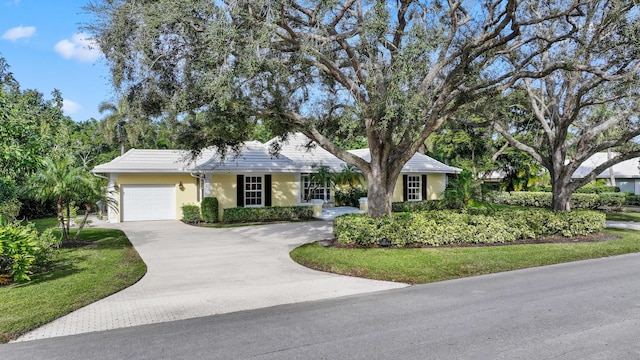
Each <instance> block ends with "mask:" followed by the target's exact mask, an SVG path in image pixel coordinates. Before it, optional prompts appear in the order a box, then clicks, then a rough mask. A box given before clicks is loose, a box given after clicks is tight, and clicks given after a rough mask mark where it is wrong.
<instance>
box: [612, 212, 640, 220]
mask: <svg viewBox="0 0 640 360" xmlns="http://www.w3.org/2000/svg"><path fill="white" fill-rule="evenodd" d="M607 220H612V221H637V222H640V212H632V211H630V212H621V213H607Z"/></svg>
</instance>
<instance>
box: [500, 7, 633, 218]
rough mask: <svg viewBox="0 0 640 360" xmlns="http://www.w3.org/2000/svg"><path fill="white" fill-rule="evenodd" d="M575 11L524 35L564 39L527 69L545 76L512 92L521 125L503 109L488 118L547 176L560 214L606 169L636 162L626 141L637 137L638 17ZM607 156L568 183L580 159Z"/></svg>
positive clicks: (606, 10)
mask: <svg viewBox="0 0 640 360" xmlns="http://www.w3.org/2000/svg"><path fill="white" fill-rule="evenodd" d="M579 10H580V13H581V16H578V17H571V18H568V19H567V22H566V23H565V24H564V26H560V25H559V24H555V23H549V24H541V26H535V27H533V28H531V29H530V31H532V32H533V33H535V34H537V36H538V37H540V38H548V37H555V36H558V34H560V33H562V34H564V35H563V39H561V41H558V42H555V43H554V44H551V45H550V46H549V48H548V49H547V50H546V51H545V52H544V53H543V54H542V56H541V57H539V58H538V59H536V61H533V62H531V63H530V64H529V65H528V67H529V68H530V69H531V71H532V72H533V73H535V72H542V71H543V69H552V71H549V72H548V73H546V74H545V75H544V76H543V77H541V78H536V79H530V78H525V79H523V80H522V81H521V82H518V83H517V84H516V85H517V89H518V90H519V91H521V92H525V93H526V94H527V98H528V106H529V109H530V110H531V112H532V113H533V115H534V116H533V117H528V118H527V119H523V118H522V116H520V115H521V113H520V112H519V111H518V110H514V109H512V108H508V107H505V108H503V109H502V111H498V112H496V113H495V114H494V115H495V116H494V117H493V124H494V127H495V129H496V130H497V131H498V132H499V133H500V134H502V135H503V136H504V137H505V138H506V139H507V141H508V142H509V143H510V144H511V145H512V146H513V147H514V148H517V149H519V150H521V151H523V152H525V153H527V154H529V155H530V156H531V157H533V158H534V159H535V160H536V161H538V162H539V163H540V164H542V166H544V167H545V168H546V169H547V170H548V171H549V173H550V175H551V184H552V187H553V208H554V209H555V210H568V209H569V206H570V204H569V198H570V196H571V193H573V192H574V191H575V190H576V189H577V188H579V187H581V186H583V185H585V184H587V183H588V182H590V181H592V180H594V179H595V177H596V176H597V175H599V174H600V173H602V172H603V171H604V170H606V169H607V168H609V167H611V166H613V165H615V164H616V163H619V162H621V161H624V160H627V159H631V158H634V157H637V156H640V145H639V144H638V142H637V141H634V139H636V140H637V137H638V136H639V135H640V119H639V117H638V114H639V113H640V96H639V95H640V78H639V76H640V73H639V72H638V71H639V70H640V58H639V57H638V53H639V52H640V39H639V38H638V34H640V17H639V10H640V9H639V8H638V6H637V5H635V4H634V3H633V2H626V1H590V2H586V3H585V4H583V5H581V6H580V7H579ZM542 25H544V26H542ZM519 52H520V50H519ZM520 56H526V52H523V53H522V54H521V55H520ZM523 120H524V121H523ZM522 132H526V133H528V134H529V136H527V137H523V136H520V135H519V134H521V133H522ZM608 149H613V150H615V153H616V154H615V156H613V157H611V159H609V160H608V161H605V162H604V163H602V164H600V165H599V166H597V167H595V168H594V169H593V170H592V171H591V172H590V173H589V174H587V175H586V176H584V177H582V178H577V179H574V178H572V176H573V175H574V173H575V171H576V170H577V169H578V168H579V167H580V165H582V164H583V163H584V162H585V161H586V160H587V159H589V158H590V157H591V156H592V155H594V154H595V153H598V152H601V151H606V150H608Z"/></svg>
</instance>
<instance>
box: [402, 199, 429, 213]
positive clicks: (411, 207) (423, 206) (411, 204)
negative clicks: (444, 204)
mask: <svg viewBox="0 0 640 360" xmlns="http://www.w3.org/2000/svg"><path fill="white" fill-rule="evenodd" d="M439 208H440V200H422V201H401V202H394V203H392V204H391V211H392V212H413V211H426V210H436V209H439Z"/></svg>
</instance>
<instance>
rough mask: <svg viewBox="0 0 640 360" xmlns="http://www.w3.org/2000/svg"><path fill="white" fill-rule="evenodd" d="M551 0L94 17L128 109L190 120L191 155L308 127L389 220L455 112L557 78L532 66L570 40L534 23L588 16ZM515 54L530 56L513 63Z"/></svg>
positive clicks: (192, 9)
mask: <svg viewBox="0 0 640 360" xmlns="http://www.w3.org/2000/svg"><path fill="white" fill-rule="evenodd" d="M552 3H553V4H550V3H549V2H547V1H535V0H531V1H517V0H494V1H468V2H466V1H462V0H460V1H456V0H450V1H435V0H424V1H418V0H397V1H373V0H344V1H343V0H340V1H335V0H297V1H295V0H252V1H247V0H220V1H214V0H154V1H150V0H135V1H133V0H102V1H100V0H98V1H94V2H92V3H90V4H89V5H88V6H87V9H88V10H89V11H91V12H92V13H94V15H95V21H94V22H93V23H91V24H89V25H88V28H89V31H91V32H92V33H93V34H94V36H95V38H96V40H97V42H98V44H99V46H100V48H101V49H102V51H103V52H104V54H105V55H106V58H107V61H108V62H109V63H110V66H111V71H112V75H113V82H114V84H115V86H116V87H118V88H120V89H121V90H123V91H124V92H125V93H126V94H127V95H128V96H129V99H130V100H131V104H133V105H136V104H137V105H138V107H139V108H140V109H142V110H144V111H145V112H146V113H148V114H154V115H158V114H160V113H162V112H170V113H173V114H178V115H179V114H183V116H184V118H186V119H191V120H189V121H194V124H193V125H194V126H195V127H196V128H198V129H200V132H201V133H206V134H209V135H207V136H205V137H203V138H201V139H199V140H201V141H198V142H197V143H195V144H193V143H192V145H195V147H200V146H201V147H204V146H208V145H217V146H220V147H221V148H222V147H223V145H227V144H230V145H238V144H239V143H240V141H241V140H243V137H246V136H248V135H249V134H250V133H251V132H250V126H247V124H250V123H251V121H253V120H252V119H260V121H261V122H262V123H263V124H265V125H266V126H268V127H269V128H270V129H273V131H274V133H275V134H282V135H285V134H286V133H287V132H289V131H301V132H303V133H304V134H305V135H307V136H308V137H309V138H311V139H312V140H313V141H315V142H316V143H317V144H319V145H320V146H322V147H323V148H324V149H326V150H328V151H329V152H331V153H332V154H334V155H336V156H337V157H339V158H341V159H342V160H344V161H346V162H347V163H349V164H351V165H354V166H356V167H358V168H359V169H360V170H361V171H362V172H363V173H364V175H365V176H366V177H367V180H368V196H369V214H370V215H372V216H374V217H379V216H389V215H390V213H391V198H392V193H393V188H394V187H395V185H396V181H397V178H398V176H399V174H400V171H401V169H402V167H403V166H404V164H405V163H406V162H407V161H408V160H409V159H410V158H411V157H412V156H413V154H414V153H415V152H416V151H417V150H418V148H419V147H420V146H421V145H422V144H423V143H424V141H425V139H426V138H427V137H428V136H429V135H430V134H431V133H432V132H433V131H435V130H436V129H437V128H438V127H439V126H440V125H441V124H442V123H443V122H445V121H446V120H447V119H448V118H450V117H451V115H452V114H453V113H454V112H455V111H456V109H458V108H459V107H460V106H461V105H463V104H465V103H468V102H471V101H473V100H475V99H478V98H481V97H486V96H490V95H492V94H496V93H499V92H500V91H502V90H504V89H506V88H507V87H509V86H511V85H512V84H513V83H515V82H516V81H517V80H518V79H519V78H521V77H523V76H530V77H536V76H540V75H543V74H544V73H548V72H549V71H551V70H552V69H542V70H539V69H536V71H537V72H538V73H535V74H533V73H529V68H528V65H529V63H530V62H531V61H532V60H535V59H537V58H538V57H539V55H540V54H541V53H543V52H544V51H545V50H546V49H547V48H548V47H549V46H550V44H553V43H554V42H555V41H557V40H559V39H562V38H563V37H564V36H565V34H563V33H562V32H559V33H558V34H554V35H553V36H552V37H549V38H539V37H537V35H535V34H534V33H533V32H531V31H527V28H529V27H532V26H536V25H537V24H543V23H545V24H548V23H556V22H560V23H566V22H568V21H569V19H571V18H573V17H580V16H582V14H581V12H580V11H579V10H576V6H577V5H578V4H579V3H580V1H578V0H575V1H571V0H567V1H560V2H552ZM567 31H570V27H567ZM518 49H526V51H527V54H526V55H524V56H520V57H515V56H511V55H512V54H513V53H514V51H516V50H518ZM551 66H554V65H553V64H552V65H551ZM207 113H212V114H211V115H207ZM221 114H222V115H223V116H221ZM224 115H227V116H230V118H225V116H224ZM198 119H200V120H198ZM206 126H210V127H213V128H214V129H215V131H206V130H205V129H204V127H206ZM219 132H220V133H224V134H226V136H225V137H219V136H216V134H217V133H219ZM336 133H337V134H347V135H346V136H352V135H353V136H358V135H360V136H362V135H364V136H366V138H367V141H368V145H369V149H370V152H371V161H369V162H367V161H365V160H363V159H361V158H359V157H357V156H354V155H353V154H351V153H349V152H347V151H346V150H345V149H344V148H342V147H340V146H338V145H337V143H336V142H335V141H334V139H335V135H336ZM229 135H237V136H229ZM192 138H194V137H192Z"/></svg>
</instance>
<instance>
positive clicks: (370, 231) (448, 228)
mask: <svg viewBox="0 0 640 360" xmlns="http://www.w3.org/2000/svg"><path fill="white" fill-rule="evenodd" d="M605 220H606V219H605V214H604V213H602V212H597V211H586V210H585V211H571V212H554V211H551V210H546V209H505V210H499V211H493V210H485V211H483V210H475V211H473V213H465V212H456V211H452V210H440V211H418V212H407V213H394V215H393V217H392V218H379V219H373V218H370V217H369V216H367V215H362V214H355V215H345V216H341V217H338V218H336V219H335V221H334V224H335V226H334V234H335V236H336V239H337V242H338V243H339V244H343V245H347V246H361V247H375V246H381V245H382V246H395V247H406V246H410V247H420V246H447V245H449V246H451V245H454V246H460V245H465V244H506V243H514V242H518V241H527V239H540V238H544V237H553V236H560V237H565V238H570V237H574V236H585V235H590V234H596V233H599V232H601V231H602V229H603V228H604V225H605Z"/></svg>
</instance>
